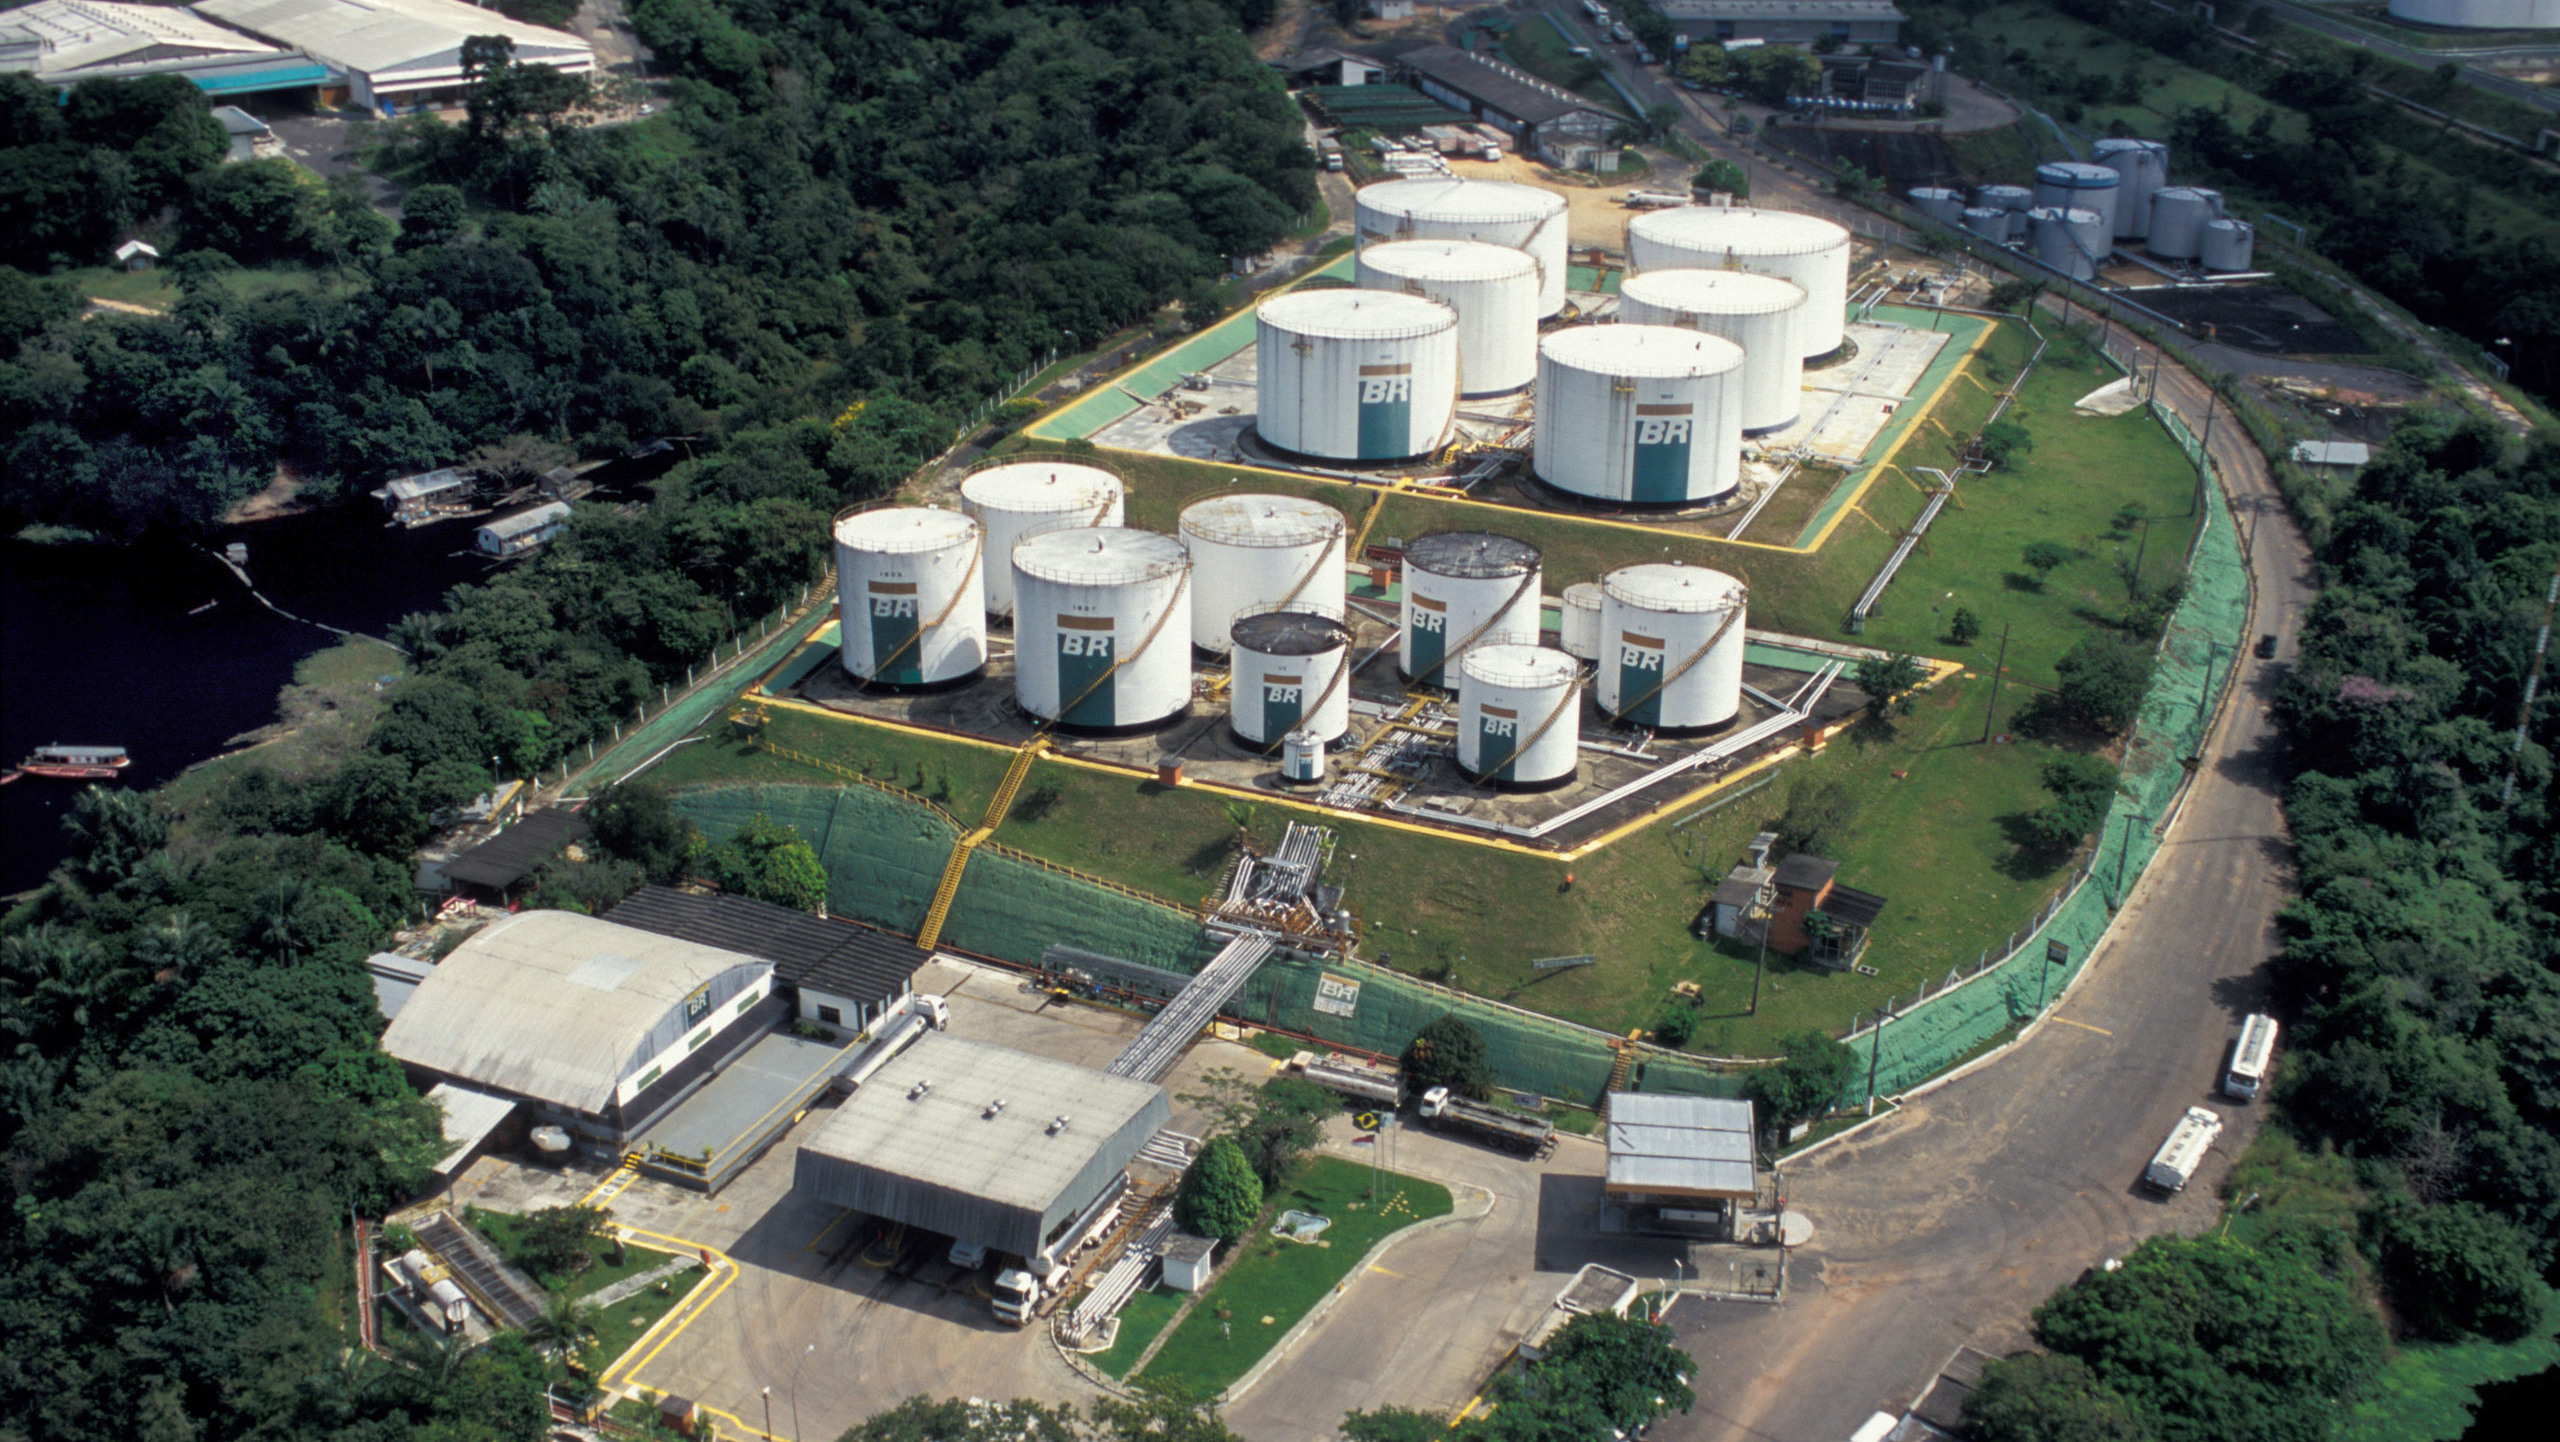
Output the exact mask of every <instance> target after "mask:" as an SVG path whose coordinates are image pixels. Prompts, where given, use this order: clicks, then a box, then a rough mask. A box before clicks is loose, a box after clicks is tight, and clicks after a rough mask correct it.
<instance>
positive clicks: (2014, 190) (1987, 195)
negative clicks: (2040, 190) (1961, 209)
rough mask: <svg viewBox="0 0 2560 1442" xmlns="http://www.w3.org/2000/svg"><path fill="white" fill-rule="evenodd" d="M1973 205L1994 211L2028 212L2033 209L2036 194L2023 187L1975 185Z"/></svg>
mask: <svg viewBox="0 0 2560 1442" xmlns="http://www.w3.org/2000/svg"><path fill="white" fill-rule="evenodd" d="M1973 203H1974V204H1976V205H1982V206H1989V207H1990V208H1992V209H1994V210H2016V211H2028V210H2033V209H2035V204H2036V193H2035V192H2034V191H2032V190H2029V189H2027V188H2026V187H2025V186H2023V185H1977V186H1975V187H1974V188H1973Z"/></svg>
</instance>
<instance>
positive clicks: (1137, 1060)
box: [1103, 932, 1277, 1082]
mask: <svg viewBox="0 0 2560 1442" xmlns="http://www.w3.org/2000/svg"><path fill="white" fill-rule="evenodd" d="M1276 941H1277V938H1275V937H1272V936H1270V935H1269V934H1267V933H1264V932H1247V933H1245V934H1244V935H1242V936H1239V937H1237V938H1236V939H1235V940H1233V941H1230V942H1228V943H1227V944H1226V947H1225V949H1224V950H1222V951H1220V952H1219V953H1218V954H1217V955H1216V956H1213V957H1211V958H1209V964H1208V965H1206V966H1204V967H1202V968H1200V970H1199V971H1198V972H1197V973H1196V974H1195V975H1193V976H1192V978H1191V980H1190V982H1189V983H1188V984H1186V985H1185V986H1184V987H1183V988H1182V990H1181V991H1179V992H1177V993H1175V994H1174V998H1173V1000H1171V1001H1168V1002H1166V1003H1165V1004H1164V1010H1162V1011H1160V1012H1157V1013H1156V1015H1155V1020H1153V1021H1150V1022H1148V1023H1147V1026H1146V1030H1144V1031H1141V1032H1139V1033H1138V1034H1137V1035H1136V1036H1135V1037H1133V1038H1131V1039H1130V1042H1129V1045H1128V1047H1127V1048H1126V1049H1125V1050H1123V1051H1122V1052H1121V1053H1120V1055H1118V1056H1116V1057H1113V1058H1112V1059H1111V1065H1109V1066H1107V1067H1105V1068H1103V1070H1105V1071H1107V1072H1109V1073H1111V1075H1113V1076H1124V1077H1127V1078H1129V1079H1130V1080H1132V1081H1142V1082H1151V1081H1159V1080H1162V1079H1163V1077H1164V1074H1165V1073H1166V1072H1169V1071H1171V1070H1173V1064H1174V1063H1175V1062H1176V1061H1178V1060H1180V1059H1181V1056H1182V1050H1183V1048H1185V1047H1187V1046H1189V1045H1191V1039H1192V1038H1193V1037H1195V1036H1198V1035H1199V1034H1200V1029H1201V1028H1202V1027H1205V1026H1207V1025H1208V1024H1209V1020H1210V1018H1212V1017H1214V1016H1216V1015H1217V1014H1218V1008H1220V1007H1222V1006H1225V1005H1226V1004H1227V1003H1228V1001H1230V1000H1232V999H1233V998H1234V996H1235V994H1236V992H1237V991H1239V990H1241V989H1242V988H1243V986H1244V984H1245V983H1246V982H1247V981H1249V980H1251V979H1252V977H1253V974H1254V972H1255V971H1256V970H1258V969H1259V968H1260V967H1261V966H1262V963H1263V961H1264V959H1265V958H1267V957H1269V956H1270V955H1271V950H1272V947H1273V945H1274V944H1275V943H1276Z"/></svg>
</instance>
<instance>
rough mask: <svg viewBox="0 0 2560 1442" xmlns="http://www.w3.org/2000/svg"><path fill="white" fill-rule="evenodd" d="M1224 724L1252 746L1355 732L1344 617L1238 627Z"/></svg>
mask: <svg viewBox="0 0 2560 1442" xmlns="http://www.w3.org/2000/svg"><path fill="white" fill-rule="evenodd" d="M1230 655H1231V657H1232V660H1231V662H1230V665H1229V670H1228V673H1227V723H1228V724H1229V725H1231V726H1233V727H1234V728H1235V733H1236V737H1237V739H1239V740H1241V741H1243V742H1244V743H1245V744H1246V745H1249V746H1265V747H1268V746H1274V745H1278V744H1279V743H1280V742H1282V741H1284V740H1287V739H1288V738H1289V737H1290V736H1291V735H1292V734H1293V733H1304V734H1307V735H1311V736H1313V737H1314V738H1315V739H1316V740H1317V741H1318V742H1319V743H1322V742H1326V741H1332V740H1335V739H1337V738H1339V737H1340V736H1341V735H1342V734H1343V733H1345V732H1347V731H1349V730H1350V729H1351V628H1350V627H1349V626H1346V625H1344V624H1343V623H1342V618H1341V617H1340V615H1339V614H1336V615H1331V616H1326V615H1320V614H1318V613H1316V612H1314V611H1301V610H1295V609H1292V610H1286V611H1257V612H1254V613H1252V614H1250V615H1245V616H1239V617H1237V618H1236V622H1235V648H1234V650H1233V651H1232V652H1231V653H1230Z"/></svg>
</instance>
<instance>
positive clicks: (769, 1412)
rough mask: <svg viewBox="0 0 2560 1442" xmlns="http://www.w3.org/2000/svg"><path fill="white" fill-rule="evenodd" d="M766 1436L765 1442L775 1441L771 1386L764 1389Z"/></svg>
mask: <svg viewBox="0 0 2560 1442" xmlns="http://www.w3.org/2000/svg"><path fill="white" fill-rule="evenodd" d="M764 1436H765V1442H773V1389H772V1388H771V1387H767V1388H765V1389H764Z"/></svg>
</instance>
